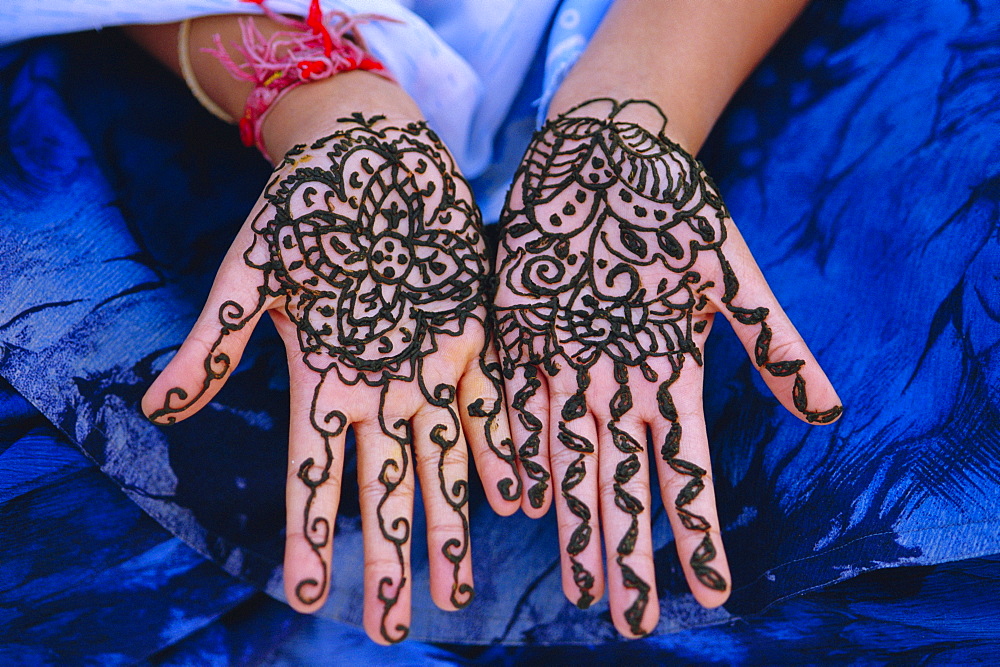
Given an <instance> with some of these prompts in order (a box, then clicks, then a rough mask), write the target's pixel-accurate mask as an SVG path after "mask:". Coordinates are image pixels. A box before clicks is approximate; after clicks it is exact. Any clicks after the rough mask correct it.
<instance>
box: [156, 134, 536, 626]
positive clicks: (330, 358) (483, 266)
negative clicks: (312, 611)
mask: <svg viewBox="0 0 1000 667" xmlns="http://www.w3.org/2000/svg"><path fill="white" fill-rule="evenodd" d="M340 121H341V122H344V123H346V124H347V126H348V129H346V130H342V131H339V132H337V133H335V134H333V135H331V136H329V137H326V138H324V139H320V140H319V141H316V142H315V143H314V144H312V145H311V146H309V147H308V148H307V147H306V146H297V147H295V148H294V149H292V150H291V151H290V152H289V153H288V155H286V157H285V159H284V161H283V163H282V164H281V165H279V167H278V168H277V170H276V172H275V176H274V177H273V179H272V180H271V182H270V183H269V185H268V187H267V189H266V191H265V200H266V205H264V206H263V207H262V208H261V210H260V211H259V212H258V213H257V214H256V216H255V217H254V218H253V220H252V221H251V227H252V230H253V232H254V238H253V242H252V244H251V246H250V247H249V248H248V249H247V250H246V251H245V252H244V254H243V258H244V260H245V262H246V264H247V266H249V267H252V268H253V269H256V270H258V271H260V272H261V275H262V280H261V284H260V286H259V287H258V295H259V299H258V301H257V303H256V304H255V305H254V306H253V308H252V309H248V308H246V307H244V306H243V305H241V304H239V303H237V302H235V301H227V302H226V303H224V304H223V305H222V307H221V308H220V310H219V321H220V332H219V337H218V339H217V340H216V341H215V344H214V345H213V346H212V350H211V352H210V353H209V355H208V357H207V358H206V360H205V372H206V373H205V379H204V383H203V386H202V387H201V388H200V391H199V392H198V393H197V394H196V395H194V396H188V393H187V392H186V391H185V390H184V389H181V388H175V389H172V390H170V391H169V392H168V394H167V396H166V400H165V403H164V405H163V407H162V408H160V409H159V410H157V411H156V412H155V413H153V414H152V415H150V419H152V420H153V421H157V422H160V423H173V421H174V420H175V417H174V415H175V414H176V413H179V412H182V411H184V410H186V409H188V408H189V407H191V406H192V405H193V404H194V403H195V402H197V401H198V400H199V399H200V398H201V397H202V396H203V395H204V394H205V393H206V392H207V391H208V389H209V387H210V386H211V384H212V383H213V382H215V381H217V380H220V379H223V378H224V377H225V376H226V375H227V374H228V372H229V370H230V365H231V361H230V358H229V356H228V355H227V354H225V353H224V352H223V351H221V350H220V346H221V345H222V343H223V341H224V340H225V338H226V337H227V336H228V335H230V334H231V333H232V332H234V331H239V330H240V329H242V328H243V327H244V326H246V325H247V324H248V323H249V322H250V321H251V320H252V319H253V318H254V317H255V316H256V315H257V314H259V313H260V312H261V310H263V309H265V308H269V307H272V304H278V305H280V306H281V307H283V309H284V312H285V313H286V314H287V315H288V317H289V319H290V320H291V322H293V323H294V325H295V327H296V330H297V334H298V343H299V348H300V351H301V353H302V361H303V362H304V363H305V365H306V366H307V367H308V368H310V369H311V370H312V371H314V372H315V374H316V376H317V383H316V386H315V389H314V393H313V399H312V408H311V422H312V427H313V429H314V430H315V431H316V433H317V434H318V435H319V436H320V437H321V438H322V441H323V443H324V452H323V456H322V460H319V461H317V460H315V459H314V458H308V459H306V460H304V461H303V462H302V463H301V465H300V467H299V470H298V479H299V480H301V482H302V483H303V484H304V485H305V486H306V487H307V488H308V489H309V496H308V500H307V502H306V505H305V508H304V513H303V533H304V535H305V538H306V540H307V541H308V543H309V546H310V548H311V550H312V552H313V553H314V554H315V556H316V559H317V561H318V566H319V567H318V570H317V571H318V573H319V575H318V576H316V577H309V578H306V579H303V580H302V581H300V582H298V584H297V586H296V588H295V594H296V596H297V597H298V599H299V600H300V601H301V602H303V603H304V604H312V603H315V602H316V601H317V600H319V599H321V597H322V596H323V595H324V594H325V592H326V589H327V587H328V584H329V580H328V577H329V574H328V572H329V563H327V562H326V559H325V557H324V555H323V553H322V549H323V548H324V547H325V546H327V545H328V544H329V542H330V538H331V537H332V526H331V524H330V521H329V519H328V518H327V517H325V516H321V515H317V514H316V513H315V511H314V508H313V504H314V501H315V500H316V496H317V492H318V489H319V488H320V487H321V486H322V485H323V484H324V483H326V482H327V481H328V479H329V477H330V469H331V465H332V463H333V453H332V451H333V450H332V447H331V441H332V439H333V438H335V437H337V436H338V435H340V434H341V433H342V431H343V430H344V428H345V427H346V426H347V421H348V420H347V418H346V416H345V415H344V413H342V412H340V411H337V410H334V411H329V412H326V411H324V410H323V409H321V408H320V395H321V390H322V387H323V384H324V382H326V381H327V380H328V378H329V377H331V373H334V374H336V378H337V379H338V380H339V382H340V383H343V384H345V385H358V384H359V383H363V384H364V385H367V386H370V387H376V388H379V389H380V405H379V414H378V418H379V424H380V428H381V431H382V433H383V434H384V435H386V436H387V437H388V438H391V439H392V440H393V441H395V443H396V444H397V445H398V452H397V454H396V455H394V456H392V457H390V458H387V459H386V460H385V461H384V462H383V464H382V467H381V472H380V473H379V476H378V481H379V483H380V484H381V485H382V487H383V488H384V493H383V496H382V498H381V500H380V502H379V504H378V507H377V512H376V514H377V517H378V525H379V530H380V531H381V534H382V537H383V538H384V539H385V540H386V541H387V542H389V543H391V544H392V545H393V546H394V548H395V552H396V555H397V560H398V562H399V576H398V577H397V578H395V580H394V578H393V577H383V578H382V579H381V580H380V581H379V583H378V598H379V600H380V601H381V602H382V604H383V613H382V626H381V634H382V636H383V637H384V638H385V639H386V640H387V641H390V642H397V641H401V640H403V639H405V638H406V636H407V634H408V632H409V628H408V627H407V626H405V625H401V624H397V625H395V627H393V628H392V629H391V630H390V628H389V627H387V625H388V620H387V619H388V615H389V612H390V611H391V609H392V608H393V606H394V605H395V604H396V603H397V601H398V600H399V598H400V594H401V591H402V590H403V589H404V587H405V586H406V583H407V582H406V578H405V576H404V572H405V564H404V546H405V545H406V544H407V542H408V541H409V537H410V528H411V526H410V521H409V520H408V519H407V518H406V517H404V516H398V517H394V518H393V517H390V516H387V515H386V504H387V502H388V501H389V499H390V498H391V497H392V494H393V492H394V491H395V490H396V489H397V488H398V487H399V486H400V485H401V484H402V483H403V481H404V480H405V479H406V477H407V475H409V474H411V473H410V468H411V465H410V454H409V452H408V450H409V449H410V447H411V445H412V441H413V436H412V433H411V428H410V424H409V422H408V421H407V420H397V421H394V422H392V423H388V422H387V416H386V412H387V410H386V399H387V396H388V392H389V388H390V386H392V385H393V384H394V383H406V384H408V385H411V386H413V387H415V388H417V389H418V390H419V391H420V392H421V394H422V395H423V398H424V399H425V401H426V402H427V403H428V404H429V405H431V406H434V407H436V408H440V409H441V410H443V411H444V413H446V414H447V415H448V416H447V419H445V420H444V423H439V424H436V425H435V426H433V428H432V429H431V433H430V440H431V442H433V443H434V444H435V445H437V447H438V448H439V450H440V456H439V461H438V483H439V484H438V485H439V490H440V493H441V496H442V497H443V498H444V499H445V501H446V502H447V503H448V505H449V506H450V507H451V509H452V510H453V511H454V512H455V513H456V515H457V516H459V517H460V518H461V524H462V530H463V535H462V537H461V539H457V538H453V539H450V540H448V541H447V542H446V543H445V544H444V545H443V547H442V550H441V551H442V553H443V555H444V556H445V557H446V558H447V560H448V561H449V562H450V563H451V564H452V565H453V585H452V592H451V602H452V603H453V604H454V605H455V607H457V608H461V607H465V606H466V605H468V604H469V603H470V602H471V601H472V597H473V590H472V587H471V586H469V585H468V584H464V583H460V582H459V569H460V567H461V564H462V562H463V560H464V559H465V557H466V556H467V555H468V553H469V523H468V517H467V507H466V505H467V503H468V483H467V481H466V480H464V479H456V480H449V479H447V478H446V474H445V465H444V462H445V459H446V457H447V455H448V453H449V451H450V450H451V449H452V448H454V447H455V446H456V445H457V444H458V442H459V433H460V421H459V416H458V413H457V411H456V406H455V402H456V400H457V392H456V388H455V387H454V386H452V385H449V384H443V383H442V384H436V385H430V384H428V383H427V382H426V380H425V376H424V372H423V366H424V361H425V359H426V357H427V356H428V355H430V354H431V353H433V352H435V351H436V350H437V349H438V347H437V345H438V341H439V340H440V337H441V336H452V337H457V336H461V335H462V334H463V331H464V330H465V328H466V323H467V322H468V321H469V320H470V319H471V320H476V321H478V322H479V323H480V324H481V325H483V327H484V328H485V325H486V322H485V313H486V297H487V294H486V290H485V288H484V285H483V282H484V277H485V276H486V275H487V260H486V257H485V252H484V245H483V240H482V237H481V224H482V223H481V219H480V216H479V212H478V209H477V208H476V207H475V205H474V203H473V200H472V194H471V191H470V189H469V186H468V184H467V183H466V182H465V180H464V179H463V178H462V177H461V176H460V175H459V174H458V172H457V170H456V168H455V166H454V164H453V162H452V159H451V157H450V155H449V154H448V152H447V150H446V149H445V148H444V146H443V145H442V144H441V142H440V141H439V139H438V138H437V136H436V135H435V134H434V133H433V132H432V131H431V130H430V129H428V128H427V126H426V125H425V124H424V123H422V122H417V123H410V124H407V125H406V126H404V127H398V128H397V127H390V126H387V125H386V124H385V123H383V122H382V121H384V119H383V117H381V116H375V117H372V118H364V117H363V116H361V115H360V114H355V115H354V116H353V117H351V118H342V119H340ZM485 352H486V347H485V346H484V348H483V352H482V354H481V355H480V367H481V369H482V370H483V372H484V374H485V375H486V376H487V377H489V378H490V379H491V380H492V382H493V384H494V386H495V388H496V392H497V393H496V395H497V396H502V392H501V383H502V379H501V377H500V370H499V367H498V364H496V363H495V362H493V363H488V362H487V360H486V354H485ZM501 409H502V400H484V399H482V398H480V399H478V400H477V401H475V402H474V403H473V404H472V405H470V406H469V407H468V411H469V414H470V415H471V416H473V417H479V418H482V419H483V422H482V423H483V429H484V431H485V435H486V440H487V442H488V443H489V445H490V448H491V449H492V450H493V453H494V454H495V455H496V456H497V457H498V458H500V459H502V460H504V461H505V462H506V463H507V464H508V465H509V466H510V469H511V478H510V479H504V480H502V481H501V482H500V483H499V484H498V488H499V490H500V492H501V495H502V496H503V497H504V498H506V499H514V498H517V497H519V495H520V482H519V481H518V475H517V472H516V466H515V453H514V451H513V443H512V442H510V441H509V440H505V441H503V442H500V443H495V442H494V431H495V423H496V420H497V419H498V418H500V416H501Z"/></svg>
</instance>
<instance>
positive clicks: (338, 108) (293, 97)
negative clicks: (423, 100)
mask: <svg viewBox="0 0 1000 667" xmlns="http://www.w3.org/2000/svg"><path fill="white" fill-rule="evenodd" d="M354 113H361V114H363V115H365V116H371V115H374V114H378V115H380V116H384V117H385V118H386V119H387V120H388V121H390V122H392V123H394V124H397V125H399V124H402V123H409V122H411V121H415V120H422V118H423V116H422V114H421V113H420V108H419V107H418V106H417V104H416V103H415V102H414V101H413V100H412V99H411V98H410V96H409V95H407V94H406V92H405V91H403V89H402V88H400V87H399V85H398V84H395V83H393V82H391V81H388V80H386V79H384V78H383V77H381V76H379V75H377V74H372V73H371V72H365V71H361V70H355V71H351V72H343V73H341V74H337V75H335V76H333V77H331V78H329V79H323V80H321V81H314V82H311V83H307V84H305V85H302V86H299V87H297V88H295V89H294V90H291V91H289V92H288V93H287V94H285V95H284V96H283V97H282V98H281V99H280V100H278V101H277V102H276V103H275V104H274V106H273V107H272V109H271V110H270V112H269V113H268V114H267V117H266V118H265V119H264V124H263V127H262V138H263V141H264V144H265V146H266V148H267V150H268V153H270V155H271V156H272V157H273V158H274V160H275V161H280V160H281V158H282V156H283V155H284V154H285V153H286V152H287V151H288V150H289V149H290V148H291V147H292V146H295V145H296V144H301V143H311V142H313V141H315V140H316V139H318V138H320V137H323V136H326V135H328V134H330V133H331V132H333V131H335V130H337V129H338V128H339V127H341V125H342V123H340V122H339V119H341V118H346V117H349V116H351V115H352V114H354Z"/></svg>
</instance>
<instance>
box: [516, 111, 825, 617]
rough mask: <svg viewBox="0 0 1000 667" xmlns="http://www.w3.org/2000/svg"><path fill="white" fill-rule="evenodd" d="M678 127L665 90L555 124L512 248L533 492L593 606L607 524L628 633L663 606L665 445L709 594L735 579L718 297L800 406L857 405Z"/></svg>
mask: <svg viewBox="0 0 1000 667" xmlns="http://www.w3.org/2000/svg"><path fill="white" fill-rule="evenodd" d="M665 125H666V119H665V117H664V116H663V114H662V112H661V111H660V110H659V109H658V108H657V107H656V106H655V105H653V104H652V103H650V102H634V101H628V102H624V103H619V102H615V101H613V100H610V99H595V100H591V101H589V102H585V103H583V104H581V105H578V106H577V107H574V108H573V109H571V110H570V111H568V112H566V113H564V114H562V115H561V116H559V117H558V118H556V119H555V120H551V121H549V122H548V123H547V124H546V125H545V126H544V127H543V128H542V129H541V130H540V131H539V132H538V133H537V134H536V136H535V138H534V141H533V142H532V144H531V146H530V147H529V148H528V152H527V154H526V155H525V158H524V161H523V163H522V166H521V169H520V171H519V172H518V174H517V176H516V177H515V180H514V184H513V187H512V188H511V191H510V194H509V195H508V199H507V205H506V208H505V211H504V213H503V215H502V217H501V225H502V235H501V243H500V248H499V250H498V255H497V266H498V279H499V288H498V294H497V297H496V310H497V326H498V337H499V338H500V341H501V350H500V355H501V363H502V367H503V372H504V377H505V379H506V396H507V402H508V406H509V412H510V420H511V431H512V434H513V437H514V442H515V444H516V446H517V447H518V451H519V455H520V461H521V466H522V475H523V480H524V483H525V493H524V496H523V499H522V508H523V509H524V511H525V512H526V513H527V514H528V515H530V516H536V517H537V516H541V515H542V514H544V513H545V512H546V510H547V509H548V505H549V503H550V502H551V500H552V498H553V496H554V497H555V503H556V510H557V516H558V524H559V540H560V543H561V546H562V548H561V558H562V571H563V590H564V592H565V594H566V596H567V597H568V598H569V599H570V600H571V601H573V602H574V603H576V604H577V605H578V606H580V607H581V608H585V607H587V606H590V604H592V603H593V602H594V601H595V600H597V599H599V598H600V597H601V595H602V594H603V588H604V576H603V568H602V564H601V546H600V544H599V542H598V541H597V540H592V539H591V537H592V535H594V534H600V532H601V528H602V526H601V523H602V522H603V533H604V539H605V549H606V551H607V554H608V563H607V565H608V577H609V590H610V603H611V615H612V619H613V620H614V622H615V625H616V627H617V628H618V629H619V631H620V632H622V633H623V634H624V635H626V636H641V635H644V634H647V633H648V632H650V631H651V630H652V629H653V628H654V627H655V626H656V623H657V620H658V618H659V605H658V604H657V596H656V586H655V581H654V574H653V573H654V569H653V551H652V540H651V536H650V519H649V512H648V507H649V504H650V491H649V472H648V468H647V466H648V458H647V455H646V446H647V442H652V443H653V444H654V445H655V447H656V449H655V451H656V455H657V456H656V463H657V469H658V473H659V479H660V485H661V492H662V494H663V501H664V504H665V505H667V507H672V508H673V511H672V512H670V517H671V525H672V527H673V531H674V536H675V540H676V544H677V549H678V552H679V554H680V556H681V562H682V563H683V566H684V571H685V574H686V577H687V580H688V584H689V586H690V587H691V590H692V592H693V593H694V595H695V597H696V598H697V599H698V601H699V602H700V603H701V604H703V605H705V606H707V607H714V606H718V605H720V604H722V603H723V602H724V601H725V600H726V598H727V597H728V595H729V589H730V584H729V582H730V576H729V568H728V566H727V562H726V556H725V552H724V551H723V548H722V541H721V537H720V532H719V520H718V514H717V511H716V507H715V499H714V491H713V487H712V475H711V463H710V457H709V447H708V439H707V435H706V428H705V420H704V415H703V408H702V400H701V392H702V377H703V371H702V363H703V356H702V350H703V349H704V344H705V339H706V338H707V337H708V334H709V330H710V329H711V324H712V320H713V318H714V316H715V313H717V312H718V313H722V314H723V315H724V316H725V317H726V318H727V319H728V320H729V321H730V323H731V324H732V326H733V328H734V330H735V331H736V333H737V335H738V336H739V337H740V339H741V341H742V342H743V344H744V346H745V347H746V349H747V352H748V353H749V354H750V356H751V358H752V359H753V360H754V363H755V365H756V366H757V368H758V369H759V370H760V372H761V374H762V375H763V377H764V380H765V381H766V382H767V384H768V386H769V387H770V388H771V390H772V391H773V392H774V394H775V396H777V397H778V399H779V400H780V401H781V402H782V404H784V405H785V407H786V408H788V409H789V410H790V411H791V412H792V413H793V414H795V415H797V416H798V417H800V418H801V419H803V420H805V421H807V422H809V423H817V424H826V423H830V422H832V421H834V420H835V419H837V417H838V416H839V415H840V413H841V407H840V401H839V399H838V398H837V395H836V393H835V391H834V389H833V387H832V386H831V385H830V382H829V381H828V380H827V378H826V376H825V375H824V374H823V371H822V370H821V369H820V367H819V365H818V364H817V363H816V360H815V359H814V358H813V356H812V355H811V354H810V352H809V350H808V349H807V347H806V345H805V343H804V342H803V341H802V339H801V337H800V336H799V335H798V333H797V332H796V331H795V328H794V327H793V326H792V323H791V322H790V321H789V320H788V318H787V316H786V315H785V314H784V312H783V311H782V309H781V306H780V305H779V304H778V302H777V300H776V299H775V297H774V295H773V294H772V293H771V290H770V289H769V288H768V286H767V283H766V282H765V280H764V278H763V276H762V275H761V273H760V270H759V269H758V268H757V266H756V264H755V263H754V260H753V258H752V257H751V255H750V251H749V249H748V248H747V246H746V243H744V241H743V239H742V238H741V237H740V235H739V232H738V231H737V229H736V227H735V226H734V225H733V221H732V219H731V218H730V217H729V213H728V211H727V210H726V207H725V205H724V204H723V202H722V199H721V198H720V197H719V194H718V192H717V191H716V189H715V187H714V185H713V184H712V182H711V180H710V179H709V178H708V176H707V175H706V174H705V172H704V169H703V168H702V166H701V164H700V163H698V162H697V160H695V159H694V158H693V157H691V156H690V155H689V154H688V153H686V152H685V151H684V150H683V149H681V148H680V146H678V145H677V144H675V143H673V142H672V141H671V140H670V139H668V138H667V137H666V135H665V134H664V129H665ZM807 387H808V395H807V391H806V388H807ZM647 430H648V432H649V433H651V439H647ZM553 490H554V491H556V492H555V493H550V491H553Z"/></svg>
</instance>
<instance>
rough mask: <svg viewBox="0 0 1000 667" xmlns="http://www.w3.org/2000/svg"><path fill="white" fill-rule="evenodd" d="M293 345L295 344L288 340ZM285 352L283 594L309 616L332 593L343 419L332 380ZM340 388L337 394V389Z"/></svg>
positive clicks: (345, 424) (340, 391)
mask: <svg viewBox="0 0 1000 667" xmlns="http://www.w3.org/2000/svg"><path fill="white" fill-rule="evenodd" d="M291 344H292V345H296V347H297V343H296V342H295V341H292V342H291ZM297 355H298V350H297V349H295V350H289V380H290V382H289V388H290V398H291V415H290V417H291V419H290V422H289V439H288V481H287V485H286V487H285V499H286V502H285V507H286V522H287V531H286V537H285V569H284V579H285V595H286V597H287V598H288V602H289V604H290V605H291V606H292V608H293V609H295V610H297V611H301V612H306V613H308V612H313V611H316V610H317V609H318V608H320V607H321V606H322V605H323V603H324V602H325V601H326V598H327V596H328V595H329V592H330V586H329V582H330V563H331V562H332V561H331V557H332V552H333V525H334V521H335V519H336V516H337V507H338V505H339V502H340V487H341V477H342V472H343V466H344V438H345V435H346V431H347V426H348V420H347V416H346V415H345V414H344V413H343V412H342V411H340V410H338V409H337V400H336V399H337V398H338V396H337V394H338V393H339V394H341V396H342V395H343V394H344V391H343V389H344V388H343V387H342V386H339V383H337V381H336V380H335V379H331V378H328V379H326V380H323V379H321V378H320V377H319V376H317V375H316V373H314V372H313V371H311V370H309V369H308V368H307V367H306V366H305V365H304V364H302V363H301V362H300V361H299V360H298V359H297V358H296V357H297ZM338 389H339V391H338Z"/></svg>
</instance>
